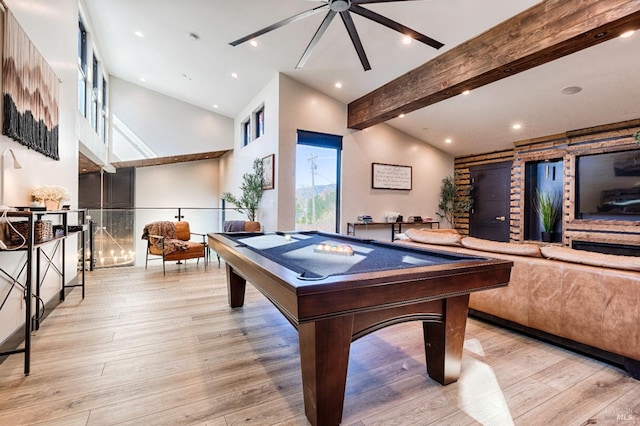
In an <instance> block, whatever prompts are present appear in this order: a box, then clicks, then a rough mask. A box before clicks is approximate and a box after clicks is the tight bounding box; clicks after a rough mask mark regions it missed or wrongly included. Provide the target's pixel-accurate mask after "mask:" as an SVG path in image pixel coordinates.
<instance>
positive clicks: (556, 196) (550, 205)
mask: <svg viewBox="0 0 640 426" xmlns="http://www.w3.org/2000/svg"><path fill="white" fill-rule="evenodd" d="M561 201H562V197H561V196H560V192H558V191H541V190H536V194H535V199H534V202H533V208H534V210H535V211H536V213H537V214H538V218H539V219H540V225H541V226H542V229H543V231H542V241H544V242H551V241H553V240H554V239H555V238H554V235H553V234H554V231H553V228H554V227H555V224H556V221H557V220H558V216H559V215H560V210H561V208H562V203H561Z"/></svg>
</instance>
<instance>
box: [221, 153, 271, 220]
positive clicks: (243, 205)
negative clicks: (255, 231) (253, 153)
mask: <svg viewBox="0 0 640 426" xmlns="http://www.w3.org/2000/svg"><path fill="white" fill-rule="evenodd" d="M263 187H264V176H263V174H262V160H261V159H260V158H256V159H255V160H254V161H253V171H252V172H250V173H245V174H244V175H242V185H240V190H241V191H242V195H241V196H240V197H239V198H238V197H236V196H235V195H233V194H231V193H230V192H224V193H223V194H222V199H223V200H225V201H226V202H228V203H231V204H233V205H235V206H236V210H237V211H239V212H240V213H244V214H246V215H247V218H248V219H249V221H250V222H256V219H257V213H258V205H259V204H260V200H261V199H262V191H263Z"/></svg>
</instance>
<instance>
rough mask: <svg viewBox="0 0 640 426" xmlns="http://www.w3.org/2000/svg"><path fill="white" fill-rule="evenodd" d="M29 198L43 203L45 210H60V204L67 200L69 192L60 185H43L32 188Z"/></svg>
mask: <svg viewBox="0 0 640 426" xmlns="http://www.w3.org/2000/svg"><path fill="white" fill-rule="evenodd" d="M31 198H32V199H33V200H35V201H39V202H44V205H45V207H46V208H47V210H60V202H61V201H64V200H68V199H69V191H67V189H66V188H64V187H62V186H60V185H44V186H39V187H37V188H33V191H31Z"/></svg>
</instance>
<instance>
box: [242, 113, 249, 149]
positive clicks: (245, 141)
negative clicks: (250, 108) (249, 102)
mask: <svg viewBox="0 0 640 426" xmlns="http://www.w3.org/2000/svg"><path fill="white" fill-rule="evenodd" d="M250 143H251V120H249V119H247V120H246V121H243V122H242V146H247V145H249V144H250Z"/></svg>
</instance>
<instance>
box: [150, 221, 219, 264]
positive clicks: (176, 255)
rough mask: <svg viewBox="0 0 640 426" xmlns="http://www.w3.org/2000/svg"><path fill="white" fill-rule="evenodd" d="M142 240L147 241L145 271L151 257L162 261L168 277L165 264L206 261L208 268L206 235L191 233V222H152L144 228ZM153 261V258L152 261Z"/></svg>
mask: <svg viewBox="0 0 640 426" xmlns="http://www.w3.org/2000/svg"><path fill="white" fill-rule="evenodd" d="M192 236H198V237H201V238H202V241H190V240H191V238H192ZM142 239H143V240H147V253H146V258H145V262H144V267H145V269H146V268H147V263H148V262H149V260H150V259H149V255H152V256H159V258H158V259H162V273H163V274H165V275H166V269H165V262H167V261H172V260H176V261H178V262H180V261H181V260H187V259H198V261H199V259H200V258H203V259H204V267H205V269H206V267H207V263H208V262H207V243H206V240H205V234H198V233H195V232H191V229H190V228H189V222H169V221H159V222H152V223H149V224H147V225H145V226H144V229H143V231H142ZM151 260H153V258H152V259H151Z"/></svg>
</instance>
